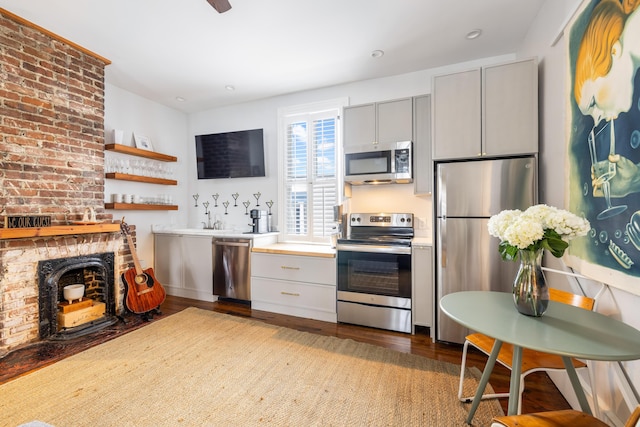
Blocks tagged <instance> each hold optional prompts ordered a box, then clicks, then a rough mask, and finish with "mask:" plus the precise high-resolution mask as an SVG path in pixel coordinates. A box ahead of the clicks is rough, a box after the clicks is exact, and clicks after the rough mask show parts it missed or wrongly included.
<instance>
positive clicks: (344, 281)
mask: <svg viewBox="0 0 640 427" xmlns="http://www.w3.org/2000/svg"><path fill="white" fill-rule="evenodd" d="M337 260H338V267H337V269H338V295H339V299H340V295H341V294H342V295H343V296H344V294H345V293H350V294H366V295H379V296H382V297H392V299H395V298H399V299H405V298H406V299H410V298H411V248H399V247H393V246H391V247H384V246H373V245H372V246H367V245H362V246H360V245H358V246H356V245H338V251H337ZM356 297H357V296H356ZM409 304H410V302H409Z"/></svg>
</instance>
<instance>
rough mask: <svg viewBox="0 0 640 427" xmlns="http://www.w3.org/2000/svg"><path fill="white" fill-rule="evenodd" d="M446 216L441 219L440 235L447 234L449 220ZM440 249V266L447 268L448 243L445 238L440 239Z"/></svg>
mask: <svg viewBox="0 0 640 427" xmlns="http://www.w3.org/2000/svg"><path fill="white" fill-rule="evenodd" d="M446 219H447V218H446V217H444V216H443V217H442V218H441V219H440V235H441V236H446V235H447V221H446ZM438 246H439V247H438V250H439V251H440V267H441V268H443V269H444V268H447V244H446V240H445V239H440V240H439V241H438Z"/></svg>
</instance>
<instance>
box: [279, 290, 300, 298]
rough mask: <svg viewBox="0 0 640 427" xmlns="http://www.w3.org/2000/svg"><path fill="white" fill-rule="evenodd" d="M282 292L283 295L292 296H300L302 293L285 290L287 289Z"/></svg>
mask: <svg viewBox="0 0 640 427" xmlns="http://www.w3.org/2000/svg"><path fill="white" fill-rule="evenodd" d="M280 293H281V294H282V295H291V296H292V297H299V296H300V294H298V293H295V292H285V291H280Z"/></svg>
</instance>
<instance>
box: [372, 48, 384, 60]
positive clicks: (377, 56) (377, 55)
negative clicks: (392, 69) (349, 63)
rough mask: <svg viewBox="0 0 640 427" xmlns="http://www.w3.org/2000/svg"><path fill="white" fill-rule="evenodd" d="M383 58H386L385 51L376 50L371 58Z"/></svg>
mask: <svg viewBox="0 0 640 427" xmlns="http://www.w3.org/2000/svg"><path fill="white" fill-rule="evenodd" d="M383 56H384V51H383V50H379V49H376V50H374V51H372V52H371V57H372V58H381V57H383Z"/></svg>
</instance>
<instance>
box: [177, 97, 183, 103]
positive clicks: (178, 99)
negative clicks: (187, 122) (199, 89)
mask: <svg viewBox="0 0 640 427" xmlns="http://www.w3.org/2000/svg"><path fill="white" fill-rule="evenodd" d="M176 101H178V102H184V101H185V99H184V98H183V97H181V96H176Z"/></svg>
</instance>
